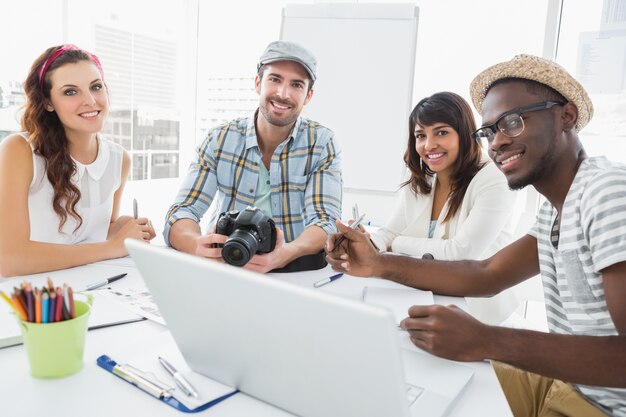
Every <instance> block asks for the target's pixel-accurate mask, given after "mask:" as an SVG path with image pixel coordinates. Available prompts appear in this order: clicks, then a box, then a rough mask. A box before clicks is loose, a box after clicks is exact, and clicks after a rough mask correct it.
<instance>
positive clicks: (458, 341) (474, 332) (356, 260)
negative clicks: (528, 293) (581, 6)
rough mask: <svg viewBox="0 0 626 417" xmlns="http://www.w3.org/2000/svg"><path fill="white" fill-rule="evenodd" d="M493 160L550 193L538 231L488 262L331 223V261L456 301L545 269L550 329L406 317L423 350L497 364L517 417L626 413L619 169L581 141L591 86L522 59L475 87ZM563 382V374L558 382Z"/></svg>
mask: <svg viewBox="0 0 626 417" xmlns="http://www.w3.org/2000/svg"><path fill="white" fill-rule="evenodd" d="M470 92H471V96H472V100H473V102H474V105H475V106H476V109H477V110H478V112H479V113H480V114H481V115H482V118H483V124H482V127H481V128H480V129H478V130H477V131H476V132H475V133H474V135H475V137H476V138H477V139H486V142H487V146H488V151H489V155H490V156H491V158H492V159H493V161H494V162H495V163H496V165H497V166H498V167H499V168H500V170H501V171H502V172H503V173H504V175H505V176H506V178H507V181H508V183H509V186H510V187H511V188H512V189H520V188H523V187H525V186H527V185H532V186H533V187H535V189H536V190H537V191H538V192H539V193H541V194H542V195H543V196H544V197H545V198H546V200H547V201H546V202H545V203H544V204H543V206H542V207H541V208H540V210H539V213H538V215H537V222H536V224H535V226H534V227H533V228H532V230H531V231H530V232H529V233H528V234H527V235H526V236H524V237H522V238H521V239H519V240H518V241H516V242H514V243H512V244H511V245H509V246H508V247H506V248H504V249H502V250H501V251H500V252H498V253H497V254H495V255H494V256H493V257H491V258H489V259H486V260H483V261H459V262H438V261H429V260H421V259H414V258H410V257H402V256H390V255H386V254H380V253H378V251H376V250H375V249H374V248H373V247H372V246H371V244H370V241H369V238H368V236H367V235H366V234H364V233H361V232H359V231H358V230H352V229H349V228H347V227H345V225H343V224H342V223H340V222H338V223H337V224H338V227H339V230H340V232H341V233H342V234H344V235H345V236H346V239H345V240H344V243H342V244H341V245H340V247H338V248H334V247H333V246H334V245H333V242H334V240H333V238H334V237H336V236H334V237H333V236H331V237H330V238H329V239H328V241H327V251H328V252H329V256H328V260H329V262H330V263H331V265H332V266H333V268H334V269H336V270H338V271H342V272H347V273H349V274H351V275H356V276H382V277H384V278H388V279H391V280H394V281H397V282H400V283H402V284H405V285H409V286H412V287H416V288H422V289H427V290H432V291H434V292H436V293H439V294H447V295H455V296H473V297H476V296H491V295H493V294H496V293H498V292H500V291H502V290H503V289H505V288H508V287H511V286H513V285H515V284H518V283H520V282H522V281H524V280H526V279H529V278H531V277H533V276H535V275H536V274H538V273H541V277H542V280H543V286H544V294H545V303H546V311H547V318H548V324H549V327H550V333H542V332H535V331H529V330H521V329H509V328H503V327H495V326H487V325H485V324H483V323H480V322H478V321H477V320H475V319H473V318H472V317H471V316H469V315H468V314H466V313H465V312H463V311H462V310H461V309H459V308H457V307H456V306H447V307H445V306H413V307H411V308H410V309H409V311H408V313H409V317H408V318H406V319H405V320H404V321H403V322H402V323H401V326H402V327H403V328H404V329H406V330H407V331H408V332H409V334H410V336H411V340H412V341H413V343H415V345H417V346H418V347H420V348H422V349H425V350H427V351H429V352H431V353H433V354H435V355H438V356H442V357H445V358H448V359H454V360H461V361H477V360H483V359H492V360H494V361H497V362H495V364H494V368H495V370H496V373H497V375H498V378H499V379H500V383H501V385H502V387H503V389H504V391H505V394H506V396H507V399H508V401H509V404H510V405H511V408H512V410H513V414H514V415H515V416H516V417H518V416H585V417H588V416H602V415H606V414H608V415H612V416H626V389H624V388H626V303H625V302H624V300H625V299H626V169H625V168H624V167H622V166H615V165H613V164H611V163H610V162H609V161H608V160H607V159H606V158H604V157H593V158H591V157H587V155H586V153H585V150H584V148H583V146H582V144H581V142H580V139H579V137H578V132H579V131H580V130H582V129H583V128H584V127H585V126H586V125H587V123H588V122H589V120H590V119H591V117H592V115H593V105H592V103H591V100H590V99H589V97H588V95H587V93H586V91H585V89H584V88H583V87H582V86H581V85H580V83H578V82H577V81H576V80H575V79H574V78H573V77H572V76H571V75H570V74H569V73H567V71H565V70H564V69H563V68H562V67H560V66H559V65H557V64H555V63H554V62H551V61H549V60H546V59H542V58H539V57H535V56H530V55H519V56H516V57H515V58H513V59H512V60H511V61H507V62H503V63H500V64H497V65H494V66H492V67H490V68H488V69H486V70H485V71H483V72H482V73H481V74H479V75H478V76H477V77H476V78H475V79H474V80H473V81H472V83H471V87H470ZM564 381H565V382H564Z"/></svg>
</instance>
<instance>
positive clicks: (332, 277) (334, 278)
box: [313, 272, 343, 288]
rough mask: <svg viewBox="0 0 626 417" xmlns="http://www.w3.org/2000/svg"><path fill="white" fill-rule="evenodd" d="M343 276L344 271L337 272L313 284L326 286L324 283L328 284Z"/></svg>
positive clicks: (316, 286)
mask: <svg viewBox="0 0 626 417" xmlns="http://www.w3.org/2000/svg"><path fill="white" fill-rule="evenodd" d="M342 276H343V273H342V272H340V273H338V274H335V275H332V276H330V277H328V278H324V279H323V280H321V281H317V282H316V283H315V284H313V286H314V287H315V288H319V287H322V286H324V285H326V284H330V283H331V282H333V281H336V280H338V279H339V278H341V277H342Z"/></svg>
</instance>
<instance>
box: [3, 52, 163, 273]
mask: <svg viewBox="0 0 626 417" xmlns="http://www.w3.org/2000/svg"><path fill="white" fill-rule="evenodd" d="M24 90H25V93H26V105H25V109H24V114H23V116H22V130H23V132H21V133H18V134H14V135H11V136H8V137H7V138H5V139H4V141H3V142H2V145H1V146H0V275H1V276H5V277H7V276H14V275H25V274H33V273H37V272H44V271H50V270H56V269H64V268H69V267H73V266H77V265H82V264H87V263H91V262H96V261H100V260H104V259H111V258H118V257H122V256H125V255H127V252H126V249H125V247H124V239H125V238H135V239H141V240H145V241H149V240H151V239H152V238H154V236H155V232H154V229H153V228H152V225H151V223H150V221H149V220H148V219H146V218H138V219H133V218H132V217H130V216H120V215H119V208H120V200H121V197H122V191H123V189H124V185H125V183H126V178H127V176H128V172H129V170H130V156H129V155H128V153H127V152H126V151H124V149H123V148H122V147H121V146H120V145H118V144H115V143H113V142H110V141H108V140H106V139H103V138H102V137H101V136H100V135H99V132H100V131H101V130H102V128H103V127H104V123H105V121H106V118H107V115H108V111H109V97H108V94H107V88H106V85H105V83H104V76H103V71H102V66H101V65H100V61H99V60H98V58H97V57H96V56H95V55H93V54H91V53H89V52H87V51H84V50H82V49H80V48H78V47H76V46H74V45H62V46H56V47H52V48H49V49H48V50H46V51H45V52H44V53H43V54H42V55H41V56H39V58H37V60H35V62H34V64H33V66H32V67H31V69H30V72H29V74H28V77H27V79H26V82H25V83H24Z"/></svg>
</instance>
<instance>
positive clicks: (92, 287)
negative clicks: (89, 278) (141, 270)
mask: <svg viewBox="0 0 626 417" xmlns="http://www.w3.org/2000/svg"><path fill="white" fill-rule="evenodd" d="M126 275H128V274H127V273H123V274H119V275H116V276H114V277H111V278H105V279H103V280H102V281H98V282H94V283H93V284H89V285H87V288H85V290H86V291H91V290H95V289H96V288H100V287H103V286H105V285H107V284H110V283H112V282H115V281H117V280H118V279H122V278H124V277H125V276H126Z"/></svg>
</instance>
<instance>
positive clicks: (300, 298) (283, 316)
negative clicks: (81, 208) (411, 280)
mask: <svg viewBox="0 0 626 417" xmlns="http://www.w3.org/2000/svg"><path fill="white" fill-rule="evenodd" d="M126 247H127V248H128V251H129V252H130V254H131V256H132V257H133V259H134V260H135V263H136V265H137V267H138V268H139V271H140V273H141V275H142V276H143V279H144V281H145V283H146V285H147V287H148V289H149V290H150V291H151V293H152V295H153V297H154V300H155V301H156V303H157V305H158V307H159V310H160V311H161V314H162V316H163V318H164V319H165V322H166V323H167V326H168V328H169V330H170V332H171V334H172V336H173V338H174V340H175V341H176V343H177V345H178V348H179V349H180V351H181V353H182V355H183V357H184V358H185V360H186V362H187V365H188V366H189V368H190V369H192V370H193V371H195V372H198V373H200V374H203V375H205V376H207V377H209V378H212V379H214V380H216V381H218V382H221V383H223V384H226V385H228V386H231V387H234V388H237V389H239V390H240V391H242V392H244V393H247V394H248V395H250V396H253V397H256V398H258V399H260V400H263V401H265V402H268V403H270V404H273V405H275V406H277V407H280V408H282V409H284V410H287V411H289V412H291V413H294V414H297V415H301V416H331V415H337V416H349V415H351V416H360V417H367V416H371V417H374V416H376V417H379V416H400V417H402V416H403V417H407V416H418V415H419V416H433V417H435V416H441V415H443V414H444V413H445V412H446V410H447V409H448V408H449V407H450V405H451V404H452V403H453V401H454V399H455V398H456V397H457V396H458V395H459V394H460V392H461V391H462V389H463V388H464V387H465V386H466V385H467V384H468V382H469V381H470V379H471V377H472V375H473V371H472V370H471V369H470V368H468V367H466V366H463V365H461V364H458V363H455V362H450V361H446V360H443V359H439V358H436V357H434V356H431V355H428V354H425V353H417V352H414V351H408V350H403V349H401V348H400V346H399V335H398V328H397V325H396V323H395V320H394V318H393V316H392V314H391V313H390V312H389V311H388V310H386V309H384V308H380V307H376V306H371V305H368V304H366V303H363V302H359V301H355V300H351V299H347V298H343V297H339V296H336V295H333V294H328V293H323V292H320V291H314V290H312V289H308V288H304V287H301V286H297V285H294V284H290V283H286V282H282V281H279V280H277V279H273V278H271V277H268V276H264V275H260V274H255V273H253V272H249V271H246V270H244V269H241V268H236V267H233V266H230V265H226V264H221V263H217V262H212V261H209V260H206V259H202V258H200V257H196V256H192V255H188V254H184V253H179V252H176V251H173V250H171V249H166V248H159V247H154V246H152V245H146V244H144V243H141V242H139V241H134V240H127V241H126ZM405 369H406V370H407V372H406V373H405ZM405 375H406V377H407V378H405ZM407 383H408V385H407ZM407 390H410V393H409V395H410V399H409V396H407Z"/></svg>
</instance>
